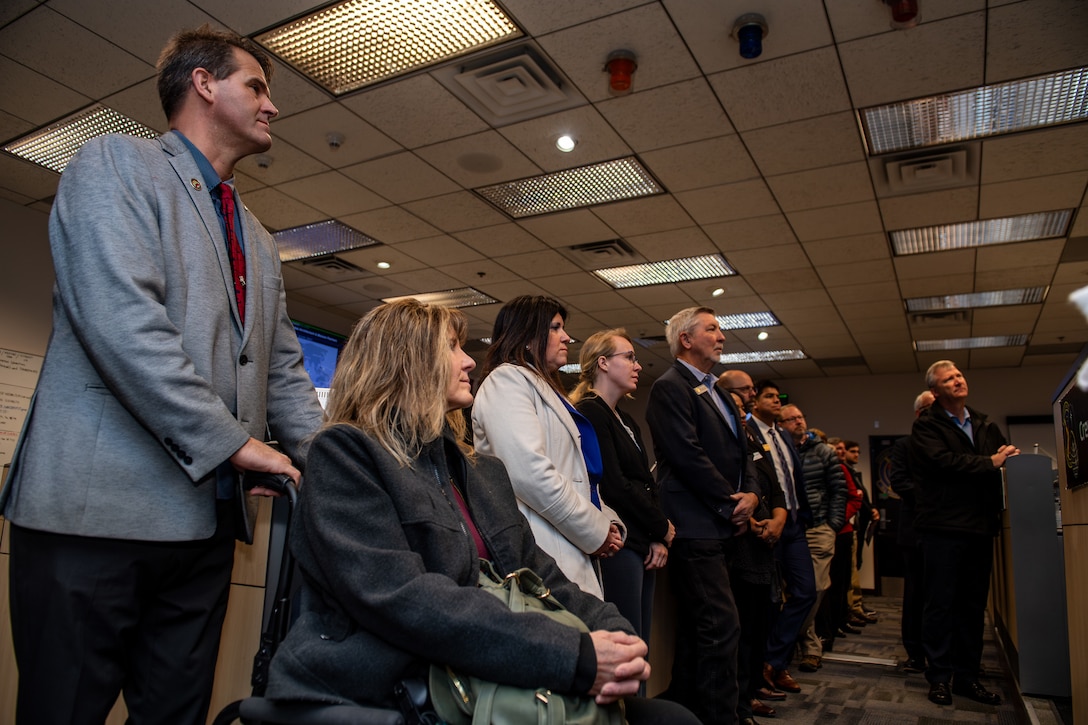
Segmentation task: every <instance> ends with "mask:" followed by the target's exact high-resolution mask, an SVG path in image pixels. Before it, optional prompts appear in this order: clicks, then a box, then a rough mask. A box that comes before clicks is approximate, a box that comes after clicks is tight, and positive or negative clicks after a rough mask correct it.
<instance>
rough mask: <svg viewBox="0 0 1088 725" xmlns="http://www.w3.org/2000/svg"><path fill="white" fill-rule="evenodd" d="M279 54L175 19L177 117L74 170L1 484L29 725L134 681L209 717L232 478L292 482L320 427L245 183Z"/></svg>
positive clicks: (154, 700)
mask: <svg viewBox="0 0 1088 725" xmlns="http://www.w3.org/2000/svg"><path fill="white" fill-rule="evenodd" d="M271 68H272V66H271V61H270V59H269V58H268V56H267V55H265V54H264V53H263V52H262V51H261V50H260V48H259V47H258V46H257V45H255V44H254V43H252V42H251V41H249V40H247V39H244V38H241V37H239V36H236V35H233V34H230V33H220V32H216V31H214V30H212V29H211V28H210V27H208V26H205V27H203V28H200V29H198V30H195V31H189V32H183V33H180V34H178V35H177V36H175V37H174V39H173V40H172V41H171V42H170V44H169V45H168V46H167V48H166V49H165V50H164V51H163V54H162V56H161V58H160V60H159V64H158V69H159V95H160V98H161V100H162V104H163V110H164V111H165V112H166V117H167V119H168V120H169V123H170V128H171V131H170V132H169V133H167V134H165V135H163V136H161V137H160V138H158V139H156V140H153V141H148V140H142V139H135V138H132V137H130V136H117V135H115V136H105V137H101V138H97V139H94V140H92V141H89V142H88V143H86V144H85V145H84V147H83V148H82V149H81V150H80V152H79V153H78V154H77V155H76V156H75V158H73V160H72V162H71V163H70V164H69V165H68V167H67V169H66V170H65V172H64V176H63V177H62V179H61V182H60V187H59V190H58V192H57V196H56V201H55V202H54V205H53V211H52V215H51V217H50V224H49V237H50V246H51V248H52V253H53V263H54V267H55V270H56V287H55V290H54V296H53V300H54V306H53V310H54V312H53V334H52V337H51V338H50V342H49V347H48V349H47V351H46V355H45V362H44V364H43V367H42V372H41V377H40V379H39V382H38V389H37V391H36V393H35V396H34V400H33V403H32V407H31V410H30V412H29V413H28V415H27V424H26V427H25V430H24V433H23V435H22V437H21V439H20V442H19V444H18V446H17V449H16V452H15V454H14V457H13V463H12V467H11V475H10V479H9V482H8V485H7V487H6V488H5V490H4V491H3V494H2V496H0V509H2V510H3V511H4V513H5V515H6V516H7V517H8V519H10V521H11V522H12V535H11V562H10V566H11V572H10V576H11V581H12V583H13V586H12V597H11V619H12V635H13V641H14V645H15V656H16V661H17V663H18V667H19V692H18V701H17V713H16V717H17V720H18V722H19V723H21V724H25V725H31V724H33V725H50V724H52V723H101V722H103V721H104V720H105V718H106V715H107V713H108V712H109V710H110V708H111V707H112V705H113V703H114V701H115V700H116V699H117V695H118V693H119V692H121V690H122V688H123V690H124V698H125V704H126V706H127V708H128V711H129V714H130V719H131V721H133V722H140V723H163V724H166V723H170V724H171V725H178V724H186V723H191V724H193V725H196V724H198V723H199V724H201V725H202V724H203V723H204V721H205V718H206V713H207V710H208V704H209V701H210V697H211V689H212V682H213V677H214V673H215V662H216V655H217V652H218V646H219V633H220V629H221V627H222V624H223V619H224V616H225V614H226V606H227V595H228V592H229V585H230V574H231V567H232V564H233V555H234V538H235V535H236V534H240V535H241V536H242V537H243V538H245V537H246V536H247V535H248V531H247V527H246V526H245V525H243V524H242V523H240V522H242V521H243V520H244V518H245V515H246V514H247V513H250V510H249V509H248V508H247V505H246V504H247V502H248V503H252V502H250V501H248V499H249V498H250V497H248V496H242V494H241V493H240V492H239V490H238V489H239V486H238V483H239V480H238V476H239V472H244V471H260V472H268V473H276V474H284V475H287V476H290V477H291V478H292V479H294V480H295V481H297V480H298V478H299V471H298V469H297V468H296V467H295V466H294V465H293V464H292V460H291V459H292V458H294V460H295V461H301V460H302V457H303V455H304V441H305V439H306V438H307V437H308V436H309V435H310V434H311V433H312V432H313V431H314V430H316V429H317V427H318V426H319V425H320V423H321V407H320V405H319V403H318V401H317V396H316V393H315V391H314V389H313V384H312V383H311V382H310V379H309V377H308V376H307V375H306V372H305V370H304V369H303V367H302V351H301V349H300V347H299V344H298V340H297V339H296V337H295V334H294V330H293V329H292V326H291V321H290V319H289V318H288V317H287V310H286V306H285V294H284V288H283V281H282V278H281V274H280V264H279V257H278V255H277V252H276V245H275V242H274V240H273V239H272V238H271V236H270V235H269V234H268V232H267V231H265V229H264V228H263V227H262V226H261V225H260V223H259V222H258V221H257V220H256V218H255V217H253V215H252V214H250V213H249V211H248V210H246V209H245V208H244V207H243V205H242V204H241V203H240V201H238V200H236V196H235V194H236V192H235V191H234V190H233V184H232V182H233V172H234V166H235V164H236V163H237V162H238V161H239V160H240V159H242V158H243V157H245V156H248V155H250V154H255V153H259V152H262V151H265V150H267V149H268V148H269V146H270V144H271V142H272V139H271V136H270V134H269V121H270V120H271V119H272V118H273V117H274V116H276V114H277V113H278V112H277V110H276V107H275V106H274V105H272V101H271V100H270V98H269V89H268V74H269V72H270V71H271ZM269 432H270V433H271V435H272V436H275V437H276V438H277V439H278V440H279V442H280V443H281V444H282V446H283V449H284V451H286V453H287V455H284V454H283V453H280V452H278V451H276V450H274V449H273V448H272V447H270V446H268V445H266V444H265V443H264V442H263V441H266V440H268V438H267V437H266V436H268V435H269ZM289 456H290V457H289ZM243 498H244V499H247V500H246V501H243V500H241V499H243ZM236 526H238V528H237V529H236Z"/></svg>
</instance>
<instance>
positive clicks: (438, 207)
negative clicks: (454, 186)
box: [403, 191, 506, 233]
mask: <svg viewBox="0 0 1088 725" xmlns="http://www.w3.org/2000/svg"><path fill="white" fill-rule="evenodd" d="M403 206H404V209H406V210H407V211H410V212H411V213H413V214H415V215H417V216H419V217H420V218H422V219H425V220H426V221H428V222H430V223H431V224H434V225H435V226H436V227H438V228H439V229H441V230H442V231H444V232H446V233H450V232H458V231H461V230H464V229H476V228H479V227H490V226H494V225H496V224H499V223H501V222H504V221H506V217H505V216H503V215H502V214H500V213H499V212H497V211H495V209H494V207H492V206H491V205H490V204H488V203H487V202H485V201H482V200H481V199H480V198H479V197H477V196H475V195H473V194H472V193H470V192H467V191H459V192H457V193H455V194H446V195H445V196H434V197H431V198H430V199H420V200H418V201H410V202H408V203H407V204H404V205H403Z"/></svg>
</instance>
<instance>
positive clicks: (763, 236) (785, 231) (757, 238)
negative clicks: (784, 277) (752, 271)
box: [703, 214, 797, 254]
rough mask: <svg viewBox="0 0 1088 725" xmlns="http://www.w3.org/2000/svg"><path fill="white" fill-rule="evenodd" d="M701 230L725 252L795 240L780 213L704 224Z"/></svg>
mask: <svg viewBox="0 0 1088 725" xmlns="http://www.w3.org/2000/svg"><path fill="white" fill-rule="evenodd" d="M703 231H705V232H706V233H707V235H708V236H709V237H710V238H711V239H712V240H713V241H714V243H715V244H717V245H718V248H719V249H721V250H722V251H723V252H725V253H726V254H729V253H730V252H732V251H733V250H734V249H751V248H752V247H761V246H763V245H764V244H787V243H789V242H796V241H797V237H796V236H794V234H793V230H792V229H791V228H790V225H789V222H787V221H786V217H784V216H783V215H781V214H770V215H767V216H761V217H752V218H751V219H740V220H738V221H731V222H720V223H718V224H704V225H703Z"/></svg>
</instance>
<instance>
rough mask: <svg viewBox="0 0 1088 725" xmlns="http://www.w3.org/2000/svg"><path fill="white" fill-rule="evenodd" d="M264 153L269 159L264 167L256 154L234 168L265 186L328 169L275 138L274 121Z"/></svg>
mask: <svg viewBox="0 0 1088 725" xmlns="http://www.w3.org/2000/svg"><path fill="white" fill-rule="evenodd" d="M264 155H265V156H267V157H268V158H269V159H271V161H270V163H269V164H268V166H267V167H265V168H261V166H260V165H259V164H258V163H257V157H256V156H247V157H245V158H244V159H242V160H241V161H239V162H238V164H237V165H236V166H235V168H236V169H238V170H239V171H242V172H244V173H245V174H246V176H249V177H251V178H253V179H256V180H257V181H259V182H261V183H262V184H265V185H266V186H275V185H276V184H282V183H283V182H285V181H290V180H292V179H299V178H302V177H303V176H313V175H314V174H320V173H321V172H323V171H328V170H329V167H328V166H326V165H325V164H323V163H321V162H320V161H318V160H317V159H315V158H314V157H313V156H310V155H309V154H307V153H306V152H304V151H302V150H300V149H298V148H296V147H295V146H292V145H291V144H290V143H288V142H287V141H284V140H283V139H281V138H277V137H276V125H275V123H273V126H272V148H270V149H269V150H268V151H267V152H265V154H264Z"/></svg>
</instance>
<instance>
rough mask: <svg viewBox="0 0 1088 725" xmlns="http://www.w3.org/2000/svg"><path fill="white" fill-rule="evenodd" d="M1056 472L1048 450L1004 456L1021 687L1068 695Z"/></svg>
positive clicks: (1064, 599)
mask: <svg viewBox="0 0 1088 725" xmlns="http://www.w3.org/2000/svg"><path fill="white" fill-rule="evenodd" d="M1056 476H1057V471H1055V470H1054V464H1053V462H1052V461H1051V459H1050V458H1048V457H1047V456H1043V455H1038V454H1030V453H1021V454H1020V455H1018V456H1014V457H1012V458H1010V459H1008V460H1007V461H1006V462H1005V496H1006V502H1007V505H1008V513H1009V535H1010V536H1011V539H1012V566H1013V586H1014V591H1015V596H1016V629H1017V633H1018V635H1017V640H1018V647H1017V650H1018V653H1019V657H1020V673H1019V680H1020V691H1021V692H1024V693H1027V694H1030V695H1044V696H1049V697H1069V696H1070V694H1071V688H1070V677H1069V627H1068V620H1067V617H1066V598H1065V555H1064V552H1063V542H1062V536H1061V533H1060V532H1059V531H1058V529H1057V522H1056V517H1055V501H1054V498H1055V495H1056V493H1055V488H1054V482H1055V480H1056Z"/></svg>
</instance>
